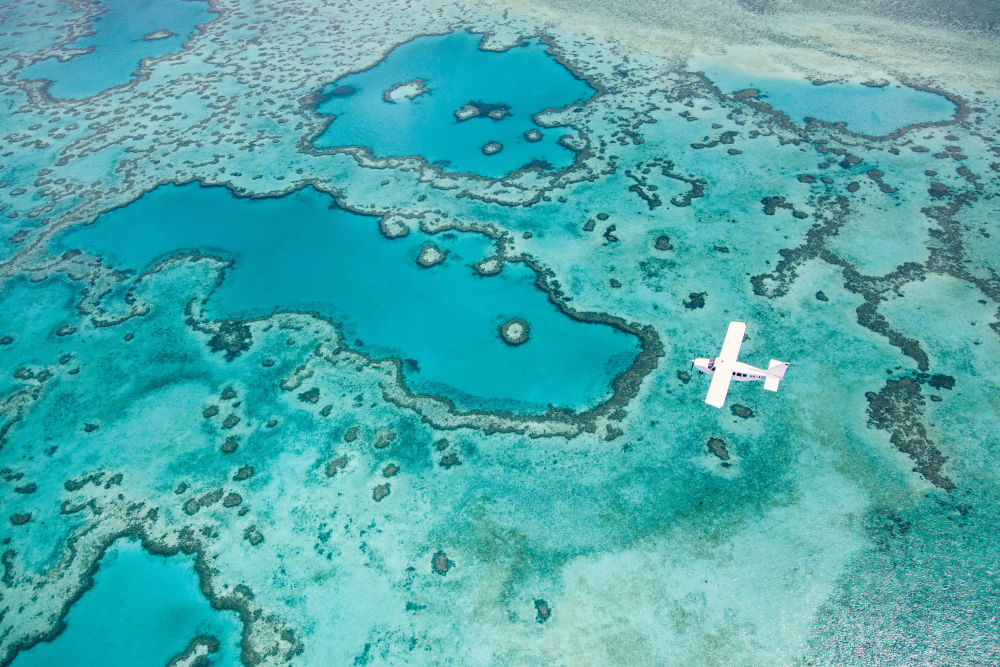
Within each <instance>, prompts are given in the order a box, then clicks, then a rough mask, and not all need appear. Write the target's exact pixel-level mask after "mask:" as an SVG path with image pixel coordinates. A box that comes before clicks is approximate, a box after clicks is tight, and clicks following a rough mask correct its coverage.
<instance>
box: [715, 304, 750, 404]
mask: <svg viewBox="0 0 1000 667" xmlns="http://www.w3.org/2000/svg"><path fill="white" fill-rule="evenodd" d="M746 332H747V323H746V322H730V323H729V330H728V331H726V340H724V341H722V351H720V352H719V356H718V357H716V359H715V363H716V364H717V365H722V366H729V365H732V364H735V363H736V358H737V357H738V356H740V346H741V345H743V336H744V335H745V334H746ZM723 396H725V392H723Z"/></svg>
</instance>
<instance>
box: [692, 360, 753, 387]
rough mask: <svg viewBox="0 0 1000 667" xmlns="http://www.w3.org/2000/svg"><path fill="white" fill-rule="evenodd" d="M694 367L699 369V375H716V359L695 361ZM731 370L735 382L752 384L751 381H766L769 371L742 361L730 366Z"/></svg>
mask: <svg viewBox="0 0 1000 667" xmlns="http://www.w3.org/2000/svg"><path fill="white" fill-rule="evenodd" d="M694 367H695V368H697V369H698V372H699V373H708V374H709V375H714V374H715V359H714V358H713V359H702V358H700V357H699V358H698V359H695V360H694ZM729 368H730V369H732V372H733V380H736V381H738V382H750V381H751V380H766V379H767V371H765V370H764V369H763V368H757V367H756V366H751V365H750V364H745V363H743V362H742V361H737V362H736V363H734V364H730V365H729Z"/></svg>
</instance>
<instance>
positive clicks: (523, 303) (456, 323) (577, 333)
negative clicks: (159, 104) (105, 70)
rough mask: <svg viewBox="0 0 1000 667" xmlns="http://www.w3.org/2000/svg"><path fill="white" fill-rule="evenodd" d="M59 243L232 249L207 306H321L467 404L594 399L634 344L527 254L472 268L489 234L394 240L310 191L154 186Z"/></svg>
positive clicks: (537, 405) (248, 312) (158, 256)
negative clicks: (520, 338) (424, 257)
mask: <svg viewBox="0 0 1000 667" xmlns="http://www.w3.org/2000/svg"><path fill="white" fill-rule="evenodd" d="M431 242H433V243H435V244H438V245H440V247H441V248H442V249H444V250H445V251H446V252H447V253H448V257H447V259H445V261H444V262H442V263H441V264H439V265H437V266H435V267H432V268H430V269H426V268H423V267H421V266H420V265H419V264H417V261H416V259H417V256H418V255H419V253H420V249H421V248H422V247H423V246H424V245H426V244H428V243H431ZM58 245H59V247H60V248H63V249H65V248H82V249H86V250H89V251H91V252H94V253H97V254H99V255H101V256H103V257H105V258H106V260H107V261H109V262H110V263H112V264H113V265H115V266H117V267H119V268H127V269H134V270H141V269H146V268H149V267H150V266H151V265H152V263H153V262H155V261H157V260H162V259H164V258H166V257H169V256H171V255H175V254H178V253H180V252H184V251H191V250H197V251H200V252H203V253H208V254H214V255H218V256H220V257H223V258H226V259H231V260H233V265H232V267H231V268H230V269H228V270H227V272H226V276H225V278H224V280H223V281H222V283H221V285H220V286H219V287H218V289H217V290H216V291H215V293H214V294H213V296H212V298H211V300H210V303H209V313H210V314H211V315H212V316H214V317H218V318H230V317H239V318H246V317H254V316H260V315H265V314H269V313H273V312H275V311H277V310H314V311H317V312H319V313H321V314H325V315H329V316H331V317H332V318H334V319H335V320H337V321H338V322H339V323H342V324H343V327H344V330H345V336H346V338H347V340H348V342H349V343H350V344H351V345H352V346H353V347H355V348H357V349H360V350H362V351H364V352H367V353H369V354H373V355H376V356H390V357H395V358H401V359H403V360H404V364H403V372H404V374H405V376H406V378H407V382H408V384H409V385H410V386H411V387H412V388H414V389H416V390H418V391H421V392H432V393H437V392H441V393H444V394H445V395H447V396H448V397H449V398H451V399H452V400H455V401H456V402H458V403H459V404H460V405H462V406H463V407H467V408H478V407H493V408H495V407H500V406H502V407H506V408H509V409H520V410H525V409H531V410H539V409H544V408H545V407H546V406H547V405H549V404H552V405H555V406H557V407H564V408H570V409H584V408H587V407H591V406H592V405H594V404H595V403H597V402H599V401H601V400H602V399H603V398H605V397H606V396H607V395H608V394H609V393H610V390H611V381H612V379H613V378H614V377H615V376H616V375H618V374H619V373H621V372H622V371H624V370H625V369H627V368H628V367H629V365H630V364H631V362H632V361H633V359H634V358H635V357H636V355H637V354H638V339H637V338H636V337H634V336H632V335H630V334H626V333H623V332H621V331H619V330H618V329H615V328H613V327H611V326H608V325H604V324H592V323H584V322H580V321H577V320H574V319H572V318H570V317H569V316H567V315H565V314H563V313H561V312H560V311H559V310H558V309H556V307H555V306H553V305H552V304H551V303H550V302H549V300H548V297H547V295H546V294H545V292H543V291H541V290H539V289H538V288H537V287H536V286H535V280H536V274H535V272H534V271H533V270H532V269H530V268H529V267H527V266H525V265H523V264H512V263H509V264H507V265H506V266H505V267H504V269H503V271H502V273H501V274H500V275H497V276H491V277H485V278H484V277H480V276H479V275H478V274H477V273H476V272H475V270H474V269H473V268H472V265H473V264H475V263H477V262H479V261H481V260H482V259H484V258H486V257H488V256H490V255H491V254H492V253H493V251H494V249H493V245H492V242H491V241H490V240H489V239H487V238H486V237H484V236H482V235H479V234H461V235H458V234H445V235H442V236H441V237H440V238H439V237H434V238H430V237H427V236H424V235H422V234H411V235H410V236H408V237H406V238H405V239H402V240H393V241H389V240H387V239H385V237H383V236H382V235H381V233H380V232H379V230H378V225H377V222H376V220H375V219H374V218H371V217H367V216H361V215H357V214H354V213H351V212H349V211H345V210H343V209H340V208H337V207H336V206H335V204H334V203H333V200H332V199H331V198H330V197H329V196H328V195H325V194H323V193H321V192H319V191H317V190H315V189H311V188H309V189H304V190H299V191H296V192H294V193H292V194H290V195H287V196H284V197H280V198H267V199H241V198H238V197H236V196H234V195H233V194H232V193H231V192H230V191H229V190H227V189H225V188H222V187H203V186H200V185H198V184H188V185H184V186H173V185H168V186H161V187H159V188H157V189H156V190H154V191H152V192H150V193H147V194H146V195H144V196H143V197H141V198H140V199H138V200H136V201H135V202H133V203H131V204H129V205H128V206H125V207H123V208H119V209H116V210H114V211H111V212H109V213H106V214H104V215H102V216H100V217H99V218H98V219H97V220H96V221H95V222H94V223H93V224H91V225H89V226H85V227H80V228H78V229H75V230H72V231H70V232H69V233H68V234H66V235H65V236H64V237H62V238H61V239H60V241H59V242H58ZM515 317H520V318H522V319H524V320H526V321H527V322H528V324H529V327H530V330H531V337H530V339H529V341H528V342H527V343H524V344H522V345H520V346H517V347H512V346H510V345H508V344H506V343H505V342H504V341H503V340H502V339H501V338H500V336H499V328H500V326H501V325H502V324H503V323H504V322H506V321H508V320H510V319H512V318H515ZM581 360H583V362H582V363H581Z"/></svg>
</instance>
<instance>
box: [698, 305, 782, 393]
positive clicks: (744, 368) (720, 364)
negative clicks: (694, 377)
mask: <svg viewBox="0 0 1000 667" xmlns="http://www.w3.org/2000/svg"><path fill="white" fill-rule="evenodd" d="M746 330H747V325H746V322H730V323H729V329H728V330H727V331H726V339H725V340H724V341H722V350H721V351H720V352H719V356H717V357H714V358H712V359H705V358H701V357H699V358H698V359H694V360H692V362H691V363H692V365H693V366H694V367H695V368H697V369H698V371H699V372H701V373H708V374H709V375H711V376H713V377H712V384H711V385H709V387H708V395H707V396H705V402H706V403H708V404H709V405H711V406H714V407H716V408H721V407H722V404H723V403H725V402H726V394H727V393H728V392H729V383H730V382H732V381H733V380H738V381H740V382H752V381H754V380H763V381H764V389H766V390H767V391H778V385H779V384H780V383H781V380H782V378H784V377H785V371H786V370H787V369H788V364H787V363H785V362H783V361H778V360H777V359H771V364H770V365H769V366H768V367H767V369H766V370H765V369H763V368H757V367H756V366H751V365H750V364H744V363H743V362H742V361H738V360H737V357H738V356H739V354H740V346H741V345H743V336H744V334H746Z"/></svg>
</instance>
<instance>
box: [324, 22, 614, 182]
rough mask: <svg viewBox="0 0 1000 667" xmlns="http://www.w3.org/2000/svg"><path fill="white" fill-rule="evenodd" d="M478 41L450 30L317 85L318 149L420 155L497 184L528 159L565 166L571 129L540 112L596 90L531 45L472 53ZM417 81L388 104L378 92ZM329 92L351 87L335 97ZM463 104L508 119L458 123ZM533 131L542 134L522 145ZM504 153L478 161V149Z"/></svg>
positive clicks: (539, 46) (578, 101)
mask: <svg viewBox="0 0 1000 667" xmlns="http://www.w3.org/2000/svg"><path fill="white" fill-rule="evenodd" d="M482 39H483V35H481V34H476V33H470V32H464V31H456V32H453V33H450V34H447V35H440V36H427V37H418V38H415V39H413V40H411V41H409V42H406V43H405V44H401V45H399V46H397V47H396V48H395V49H393V50H392V51H390V52H389V53H388V54H387V55H386V56H385V58H384V59H382V60H381V61H380V62H379V63H378V64H377V65H375V66H374V67H372V68H370V69H366V70H363V71H361V72H357V73H355V74H349V75H347V76H344V77H341V78H339V79H337V80H336V81H334V82H332V83H330V84H329V85H327V86H326V87H325V88H323V94H324V95H326V96H327V97H326V99H325V100H323V101H322V102H320V103H319V104H318V105H317V107H316V111H317V112H319V113H321V114H324V115H330V116H333V119H332V120H331V122H330V124H329V125H328V126H327V128H326V129H325V130H324V131H323V133H322V134H321V135H319V136H318V137H317V138H316V139H315V140H314V142H313V143H314V145H315V146H317V147H319V148H332V147H336V146H364V147H365V148H367V149H368V150H369V151H370V152H371V153H372V155H374V156H375V157H380V158H381V157H407V156H414V155H415V156H419V157H422V158H423V159H424V160H426V161H428V162H431V163H434V164H437V165H439V166H441V167H442V168H443V169H445V171H449V172H462V173H464V172H468V173H474V174H479V175H481V176H488V177H491V178H499V177H501V176H504V175H506V174H507V173H509V172H511V171H513V170H515V169H519V168H521V167H524V166H525V165H527V164H529V163H530V162H533V161H535V160H540V161H542V162H545V163H547V167H546V168H547V169H555V170H558V169H563V168H565V167H567V166H569V165H570V164H571V163H572V162H573V159H574V157H575V154H574V153H573V152H572V151H570V150H569V149H567V148H564V147H563V146H560V145H559V144H558V143H557V141H558V139H559V137H560V136H561V135H563V134H570V135H574V134H575V132H574V131H573V130H572V129H571V128H566V127H558V126H557V127H552V128H546V127H543V126H540V125H539V124H538V123H536V122H535V120H534V118H533V117H534V115H535V114H537V113H538V112H540V111H544V110H545V109H553V108H561V107H565V106H567V105H570V104H581V103H583V102H586V101H587V100H588V99H589V98H590V97H591V96H593V95H594V93H595V91H594V89H593V88H591V87H590V86H589V85H588V84H587V83H586V82H584V81H580V80H579V79H577V78H575V77H574V76H573V74H572V73H571V72H570V71H569V70H567V69H566V68H565V67H563V66H562V65H560V64H559V63H558V62H557V61H556V60H555V59H554V58H553V57H552V56H549V55H547V54H546V52H545V51H546V48H547V47H546V46H545V45H544V44H542V43H541V42H540V41H539V40H538V39H526V40H524V42H523V44H521V45H519V46H515V47H513V48H510V49H508V50H506V51H503V52H500V53H496V52H491V51H483V50H481V49H479V48H478V45H479V42H480V40H482ZM416 78H420V79H422V80H423V82H424V87H425V88H427V90H428V92H426V93H424V94H421V95H418V96H416V97H414V98H412V99H403V100H400V101H397V102H387V101H386V100H385V99H384V95H385V93H386V91H388V90H389V89H391V88H392V87H393V86H395V85H397V84H400V83H405V82H407V81H411V80H413V79H416ZM337 89H353V92H349V94H347V95H344V96H340V95H335V94H332V93H333V91H335V90H337ZM471 102H480V103H485V104H487V105H506V106H507V107H509V109H508V111H507V114H506V116H504V117H503V118H502V119H501V120H494V119H492V118H490V117H488V116H486V115H479V116H477V117H474V118H470V119H468V120H464V121H459V120H458V119H457V118H456V117H455V113H454V112H455V111H458V110H459V109H460V108H462V107H463V106H465V105H466V104H469V103H471ZM531 130H537V131H539V132H541V133H542V138H541V139H540V140H538V141H536V142H531V141H528V139H527V138H525V136H524V133H525V132H529V131H531ZM490 142H499V143H500V144H502V146H503V149H502V150H501V151H500V152H499V153H496V154H493V155H485V154H484V153H483V150H482V148H483V146H485V145H487V144H488V143H490Z"/></svg>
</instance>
